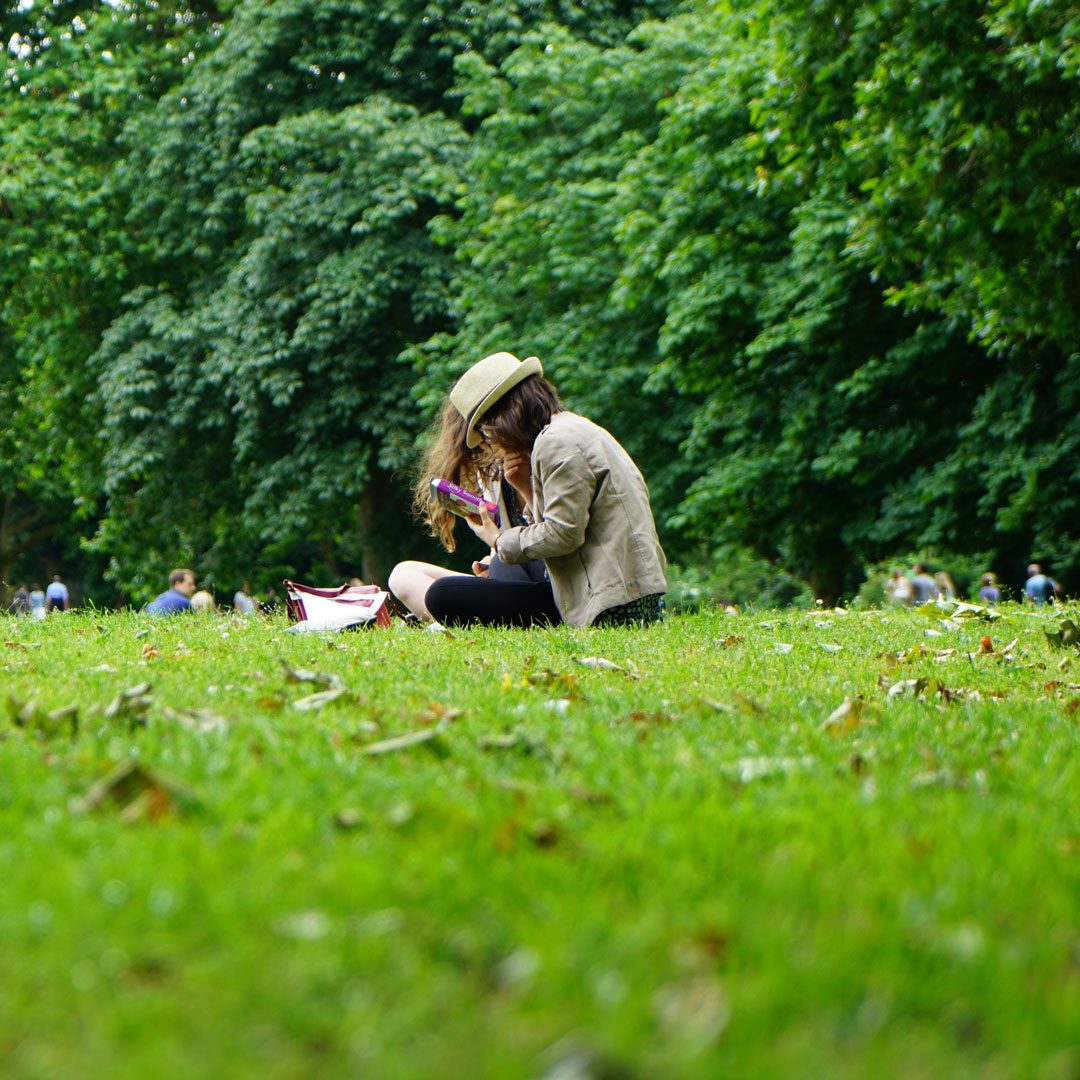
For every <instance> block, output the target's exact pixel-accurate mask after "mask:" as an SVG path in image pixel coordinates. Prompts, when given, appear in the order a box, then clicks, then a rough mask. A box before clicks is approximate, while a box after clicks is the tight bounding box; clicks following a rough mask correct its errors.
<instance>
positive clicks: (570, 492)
mask: <svg viewBox="0 0 1080 1080" xmlns="http://www.w3.org/2000/svg"><path fill="white" fill-rule="evenodd" d="M552 450H555V448H554V447H552ZM557 452H558V456H559V460H558V461H557V462H555V463H553V464H551V465H549V464H548V463H547V460H546V457H547V455H544V456H539V457H535V462H536V465H537V475H538V479H539V481H540V487H541V490H542V493H543V494H542V498H543V505H542V506H541V507H538V509H539V510H540V512H541V514H542V515H543V520H541V521H538V522H537V523H536V524H535V525H525V526H519V527H517V528H514V529H507V530H506V531H505V532H504V533H502V534H501V535H500V536H499V538H498V542H497V543H496V545H495V551H496V554H498V556H499V558H500V559H502V561H503V562H506V563H523V562H528V560H530V559H550V558H554V557H555V556H558V555H568V554H569V553H570V552H571V551H577V549H578V548H579V547H581V545H582V543H583V542H584V540H585V530H586V528H587V527H588V524H589V513H590V509H591V507H592V501H593V496H594V495H595V493H596V475H595V474H594V472H593V470H592V468H591V467H590V466H589V463H588V461H587V460H586V459H585V455H584V454H582V453H581V451H580V449H578V448H577V447H566V448H560V449H559V450H558V451H557ZM551 456H554V455H551Z"/></svg>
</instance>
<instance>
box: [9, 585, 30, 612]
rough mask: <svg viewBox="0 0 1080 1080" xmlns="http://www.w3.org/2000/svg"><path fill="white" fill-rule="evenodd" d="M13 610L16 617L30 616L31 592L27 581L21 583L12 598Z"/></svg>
mask: <svg viewBox="0 0 1080 1080" xmlns="http://www.w3.org/2000/svg"><path fill="white" fill-rule="evenodd" d="M11 610H12V612H13V613H14V614H16V615H29V614H30V590H29V589H28V588H27V587H26V582H25V581H22V582H19V587H18V588H17V589H16V590H15V595H14V596H12V598H11Z"/></svg>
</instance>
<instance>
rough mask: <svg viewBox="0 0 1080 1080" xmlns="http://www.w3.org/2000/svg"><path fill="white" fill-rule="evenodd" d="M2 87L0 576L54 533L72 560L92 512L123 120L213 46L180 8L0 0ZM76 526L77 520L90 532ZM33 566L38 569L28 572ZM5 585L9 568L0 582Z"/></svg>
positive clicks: (206, 15)
mask: <svg viewBox="0 0 1080 1080" xmlns="http://www.w3.org/2000/svg"><path fill="white" fill-rule="evenodd" d="M0 13H2V19H3V28H4V32H3V35H2V37H3V43H4V46H5V47H6V55H5V59H4V65H3V69H2V79H0V398H2V399H3V406H4V413H3V415H4V418H5V422H6V425H7V430H6V431H5V432H4V434H3V437H2V438H0V505H2V506H3V508H4V514H3V517H2V520H0V570H5V571H6V567H7V565H8V563H9V562H10V560H12V559H15V558H17V557H19V556H23V557H24V562H25V561H29V557H30V555H32V554H33V553H35V552H40V553H41V554H42V557H47V556H48V552H47V551H46V550H45V549H43V548H42V544H43V543H44V542H45V541H46V540H48V539H49V538H60V537H63V538H64V544H63V546H64V547H65V549H66V552H67V554H68V555H69V556H71V555H75V556H77V555H78V543H77V535H78V532H79V529H80V526H79V524H78V522H79V520H80V519H83V520H89V519H92V517H93V515H94V514H95V513H96V512H97V509H98V506H99V499H98V485H99V481H100V477H99V474H98V473H97V471H96V469H95V468H94V467H93V466H94V462H95V460H96V458H97V457H98V453H97V449H96V446H95V441H94V431H95V429H96V424H95V422H94V419H93V416H92V414H91V413H90V412H89V410H88V409H87V399H88V394H89V392H90V390H91V389H92V386H93V383H92V380H91V378H90V376H89V367H88V365H87V363H86V361H87V358H88V357H89V356H90V354H91V353H92V352H93V351H94V349H95V348H96V347H97V344H98V341H99V338H100V334H101V332H102V330H103V328H104V327H105V326H106V325H107V324H108V321H109V319H110V318H111V316H112V313H113V312H114V311H115V309H116V306H117V304H118V302H119V297H120V295H121V291H122V288H123V285H122V282H123V278H124V274H125V265H126V262H127V257H128V250H127V242H126V241H127V238H126V234H125V231H124V229H123V213H122V211H121V208H120V207H118V206H117V205H116V204H115V203H114V202H112V201H111V200H110V198H109V195H108V192H107V185H106V182H107V179H108V176H109V174H110V170H111V168H112V167H113V165H114V164H115V162H116V161H117V160H118V158H119V157H120V154H121V152H122V151H121V150H120V148H119V145H118V139H119V135H120V132H121V130H122V128H123V126H124V124H125V123H126V122H127V121H128V120H129V119H130V118H131V116H133V115H135V114H137V113H138V112H139V111H141V110H143V109H145V108H148V107H149V106H150V105H151V104H152V102H153V101H154V99H155V98H156V97H157V96H158V95H160V94H161V93H163V92H164V91H165V90H166V89H167V88H168V86H169V85H170V84H171V83H172V82H174V81H175V80H176V79H177V78H178V77H179V75H180V72H181V71H182V69H183V67H184V64H185V61H193V60H194V59H195V58H197V56H198V55H199V53H200V51H201V49H202V47H203V45H204V43H205V42H206V40H207V39H208V38H210V37H212V35H213V32H214V28H215V26H216V23H215V21H214V20H215V19H216V18H218V13H217V10H216V8H214V7H213V6H209V5H204V4H200V3H198V2H197V0H192V2H187V3H172V2H168V3H166V2H162V3H149V2H141V0H138V2H131V3H125V4H124V5H118V4H110V3H100V2H99V3H90V2H80V3H50V4H40V3H38V4H27V3H21V2H20V3H5V4H3V5H2V7H0ZM83 527H85V526H83ZM36 573H38V574H40V573H41V568H40V567H39V568H38V569H37V570H36ZM0 577H3V575H0Z"/></svg>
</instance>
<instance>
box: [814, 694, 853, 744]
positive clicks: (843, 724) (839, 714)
mask: <svg viewBox="0 0 1080 1080" xmlns="http://www.w3.org/2000/svg"><path fill="white" fill-rule="evenodd" d="M863 705H864V702H863V699H862V698H861V697H857V698H856V699H855V700H854V701H852V700H851V698H844V700H843V702H842V703H841V704H839V705H838V706H837V707H836V708H835V709H833V711H832V712H831V713H830V714H829V716H828V718H827V719H826V720H825V721H824V723H822V725H821V730H822V731H827V732H828V733H829V734H830V735H846V734H847V733H848V732H849V731H854V730H855V729H856V728H859V727H862V714H863Z"/></svg>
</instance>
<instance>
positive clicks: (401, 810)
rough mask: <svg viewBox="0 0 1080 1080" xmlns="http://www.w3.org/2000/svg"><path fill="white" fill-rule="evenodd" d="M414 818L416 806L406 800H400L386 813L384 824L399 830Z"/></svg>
mask: <svg viewBox="0 0 1080 1080" xmlns="http://www.w3.org/2000/svg"><path fill="white" fill-rule="evenodd" d="M414 817H416V806H415V805H414V804H413V803H411V802H410V801H409V800H408V799H402V800H401V801H400V802H396V803H394V805H393V806H391V807H390V809H389V810H387V811H386V824H387V825H392V826H393V827H394V828H395V829H401V828H404V827H405V826H406V825H408V824H409V822H410V821H412V819H413V818H414Z"/></svg>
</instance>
